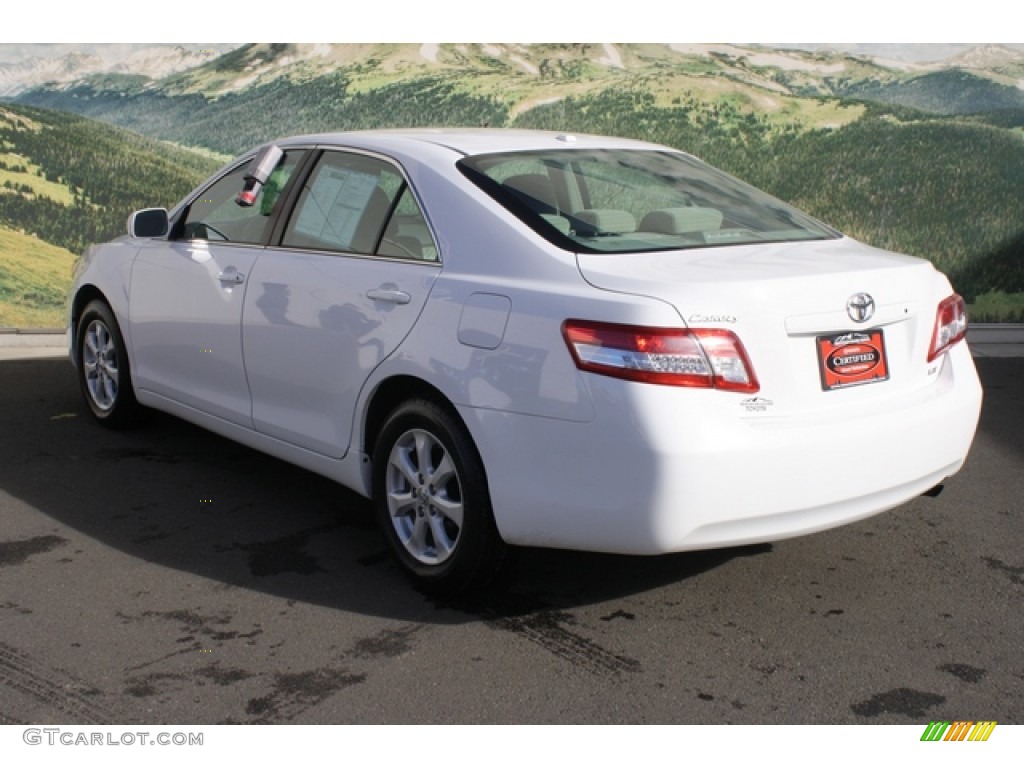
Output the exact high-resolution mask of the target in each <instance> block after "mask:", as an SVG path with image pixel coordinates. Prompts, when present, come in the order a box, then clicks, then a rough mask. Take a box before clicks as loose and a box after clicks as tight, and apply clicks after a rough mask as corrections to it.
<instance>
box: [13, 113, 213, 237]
mask: <svg viewBox="0 0 1024 768" xmlns="http://www.w3.org/2000/svg"><path fill="white" fill-rule="evenodd" d="M4 109H5V110H7V111H9V112H13V113H15V114H19V115H22V116H24V117H27V118H29V119H30V120H32V121H33V123H34V124H35V126H36V127H34V128H29V127H27V126H26V125H24V124H20V123H15V122H6V121H0V146H3V147H7V148H9V151H11V152H13V153H16V154H17V155H19V156H21V157H24V158H28V159H30V160H31V162H32V164H33V165H35V166H38V167H39V169H40V172H41V173H42V178H45V179H46V180H47V181H51V182H57V183H59V184H62V185H64V186H66V187H67V188H68V189H69V190H70V191H71V193H72V196H73V197H72V199H73V203H72V204H71V205H66V204H64V203H62V202H57V201H55V200H53V199H51V198H50V197H47V196H46V195H45V194H37V193H35V191H34V190H35V187H33V184H32V180H33V175H32V174H31V173H29V170H28V167H27V166H26V165H25V164H23V163H22V164H11V163H8V164H7V165H8V166H9V167H8V168H7V169H6V170H11V171H18V170H19V169H20V173H19V174H18V175H16V176H14V179H18V181H14V180H9V185H4V188H3V189H0V224H2V225H3V226H6V227H8V228H10V229H15V230H20V231H23V232H27V233H29V234H34V235H36V236H37V237H39V238H40V239H42V240H45V241H47V242H49V243H53V244H54V245H58V246H60V247H62V248H66V249H68V250H70V251H72V252H74V253H79V252H81V251H82V250H84V248H85V247H86V246H88V245H90V244H92V243H95V242H100V241H102V240H107V239H109V238H111V237H113V236H115V235H118V234H120V233H121V232H123V231H124V223H125V221H126V219H127V218H128V214H129V213H131V212H132V211H133V210H135V209H136V208H143V207H151V206H161V205H162V206H168V207H169V206H171V205H173V204H174V203H176V202H177V201H178V200H179V199H180V198H181V197H183V196H184V195H185V194H186V193H187V192H188V191H189V190H190V189H192V188H193V187H195V185H196V184H198V183H199V182H200V181H202V179H203V178H205V177H206V176H207V175H209V174H210V173H212V172H213V171H214V170H215V169H216V167H217V165H218V163H217V162H216V161H215V160H212V159H210V158H209V157H205V156H203V155H199V154H197V153H195V152H190V151H187V150H182V149H178V148H175V147H172V146H170V145H167V144H163V143H161V142H157V141H154V140H152V139H147V138H144V137H142V136H139V135H137V134H133V133H130V132H129V131H125V130H122V129H119V128H114V127H111V126H108V125H104V124H102V123H97V122H95V121H92V120H87V119H85V118H82V117H78V116H77V115H70V114H67V113H62V112H53V111H50V110H39V109H35V108H30V107H22V106H17V107H13V106H6V107H4ZM22 176H23V177H24V180H23V181H22V180H20V179H21V178H22Z"/></svg>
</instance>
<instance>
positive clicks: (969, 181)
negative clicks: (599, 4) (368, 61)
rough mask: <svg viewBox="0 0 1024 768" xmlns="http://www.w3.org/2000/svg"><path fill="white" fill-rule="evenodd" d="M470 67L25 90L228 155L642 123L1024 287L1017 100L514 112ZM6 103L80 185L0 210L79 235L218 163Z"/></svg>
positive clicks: (996, 282) (1001, 287)
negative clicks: (370, 137) (358, 81)
mask: <svg viewBox="0 0 1024 768" xmlns="http://www.w3.org/2000/svg"><path fill="white" fill-rule="evenodd" d="M350 74H351V73H350ZM471 76H472V73H470V72H467V73H466V75H465V77H466V78H471ZM468 82H471V80H460V79H459V77H457V76H451V77H448V78H446V79H443V78H441V77H439V76H436V75H435V76H427V77H423V76H421V77H418V78H415V79H409V80H404V81H400V82H397V83H392V84H390V85H385V86H382V87H379V88H376V89H373V90H358V91H356V90H350V82H349V80H348V79H347V78H346V74H345V70H339V71H338V72H335V73H333V74H330V75H323V76H319V77H316V78H312V79H310V80H306V81H304V82H302V83H295V82H292V81H289V80H287V79H283V78H282V79H279V80H277V81H274V82H271V83H270V84H267V85H262V86H257V87H254V88H250V89H248V90H246V91H242V92H237V93H228V94H226V95H222V96H220V97H219V98H217V99H207V98H205V97H203V96H200V95H197V94H194V93H193V94H188V95H181V96H171V95H168V94H167V93H166V92H161V91H159V90H145V89H142V88H140V87H138V85H137V84H134V83H133V82H132V81H129V80H123V79H122V80H121V81H119V82H118V84H117V89H114V88H112V89H110V90H106V91H104V90H99V91H98V90H93V89H91V88H89V87H87V86H79V87H77V88H73V89H70V90H68V91H40V92H36V93H35V94H33V95H32V98H33V99H34V100H36V101H37V102H46V103H50V104H52V105H55V106H60V107H62V108H64V109H74V111H76V112H81V113H86V114H93V115H97V116H100V117H102V118H103V119H104V120H107V121H112V122H116V123H121V124H124V125H129V126H131V127H132V128H133V129H135V130H138V131H140V132H142V133H145V134H147V135H149V136H154V137H159V138H164V139H169V140H173V141H175V142H178V143H181V144H185V145H194V146H203V147H207V148H210V149H213V150H217V151H219V152H222V153H228V154H236V153H238V152H241V151H243V150H245V149H247V148H249V147H251V146H253V145H255V144H258V143H261V142H264V141H268V140H270V139H273V138H275V137H277V136H279V135H291V134H297V133H309V132H319V131H326V130H331V131H337V130H348V129H365V128H381V127H408V126H418V125H433V126H443V125H452V126H454V125H490V126H493V127H500V126H511V127H522V128H542V129H551V130H559V131H574V132H588V133H603V134H610V135H618V136H627V137H635V138H641V139H645V140H648V141H654V142H658V143H661V144H666V145H669V146H673V147H677V148H680V149H683V150H685V151H688V152H691V153H693V154H695V155H697V156H698V157H701V158H703V159H704V160H706V161H708V162H710V163H711V164H713V165H716V166H718V167H721V168H723V169H724V170H726V171H728V172H730V173H732V174H734V175H736V176H738V177H740V178H742V179H744V180H745V181H748V182H750V183H752V184H754V185H755V186H758V187H761V188H763V189H766V190H767V191H769V192H771V193H773V194H775V195H777V196H779V197H781V198H783V199H785V200H787V201H790V202H792V203H794V204H796V205H797V206H798V207H801V208H803V209H805V210H807V211H808V212H810V213H811V214H812V215H814V216H816V217H818V218H820V219H822V220H823V221H825V222H827V223H829V224H832V225H833V226H835V227H837V228H839V229H841V230H842V231H844V232H846V233H847V234H849V235H851V236H854V237H857V238H858V239H861V240H863V241H865V242H868V243H870V244H873V245H877V246H880V247H884V248H891V249H894V250H898V251H902V252H905V253H910V254H912V255H916V256H921V257H924V258H927V259H930V260H931V261H932V262H933V263H935V264H936V265H937V266H938V267H939V268H940V269H942V270H943V271H945V272H946V273H947V274H949V275H950V277H951V279H952V280H953V282H954V284H955V285H956V287H957V288H958V290H959V291H960V292H961V293H962V294H963V295H964V296H965V297H966V298H967V299H968V301H971V302H973V301H975V299H977V298H978V297H981V296H988V297H989V298H991V297H992V296H996V297H997V298H998V297H999V296H1009V295H1012V294H1015V293H1020V292H1024V253H1022V238H1024V214H1022V211H1024V132H1022V131H1021V125H1022V116H1024V110H1021V109H1010V110H1003V111H998V112H992V113H979V114H974V115H960V116H948V115H938V114H934V113H928V112H921V111H918V110H915V109H911V108H909V107H906V106H884V105H878V104H875V105H871V106H869V107H868V109H867V110H866V112H865V114H864V116H863V117H862V118H860V119H859V120H857V121H855V122H853V123H851V124H847V125H845V126H842V127H838V128H832V129H829V128H818V129H808V128H807V127H806V126H803V125H800V124H797V123H795V122H793V123H786V122H780V121H778V120H769V119H768V118H767V117H766V116H764V115H761V114H759V113H757V112H754V111H751V110H750V109H749V108H747V107H742V106H739V102H737V101H730V100H718V101H714V102H709V101H706V100H702V99H700V98H698V97H696V96H695V95H694V94H692V93H689V92H682V93H680V94H679V95H678V96H677V97H676V98H674V99H673V100H672V103H671V104H669V105H665V104H664V102H663V101H662V102H658V101H657V100H656V99H655V97H654V96H653V95H652V92H651V86H650V82H649V81H648V80H645V79H644V78H642V77H638V78H635V79H632V80H630V79H629V78H624V79H623V80H622V82H621V83H620V84H618V85H617V86H616V87H614V88H608V89H606V90H604V91H601V92H597V93H591V94H586V95H579V96H572V97H567V98H563V99H561V100H558V101H555V102H552V103H546V104H543V105H540V106H536V107H534V108H532V109H528V110H525V111H523V112H521V113H520V114H518V115H517V116H516V117H515V118H513V117H512V116H511V113H510V111H509V107H508V105H507V104H505V103H502V102H500V101H498V100H496V99H494V98H488V97H485V96H482V95H477V94H474V93H473V92H471V89H470V88H469V87H467V85H466V83H468ZM919 87H923V86H919ZM979 103H980V102H979ZM11 109H16V110H24V111H25V113H26V114H28V115H31V116H32V117H33V119H35V120H37V121H38V122H40V123H41V124H43V125H44V126H46V127H45V128H44V129H43V130H42V131H40V132H38V133H33V132H30V131H25V130H21V131H17V132H15V130H14V128H13V127H11V126H4V125H3V124H2V123H0V141H2V142H4V145H5V146H6V145H11V146H15V147H17V152H18V153H20V154H21V155H23V156H25V157H28V158H30V159H31V161H32V163H34V164H36V165H38V166H40V167H42V168H43V169H45V173H46V177H47V178H50V179H59V180H60V181H61V183H64V184H66V185H68V187H69V188H71V189H72V190H76V192H75V198H74V200H75V202H74V205H72V206H66V205H62V204H59V203H56V202H54V201H51V200H47V199H45V198H43V197H39V196H35V197H31V196H28V195H24V194H12V192H17V190H11V189H10V188H8V189H7V190H4V189H0V223H3V222H7V223H8V226H16V227H18V228H21V229H23V230H25V231H30V232H34V233H36V234H38V235H39V236H40V237H42V238H43V239H44V240H47V241H49V242H52V243H56V244H59V245H62V246H64V247H67V248H69V249H71V250H72V251H76V252H77V251H80V250H81V249H82V248H83V247H84V246H85V245H86V244H88V243H90V242H94V241H96V240H101V239H105V238H106V237H108V236H110V234H112V233H117V232H119V231H120V230H121V228H122V227H123V222H124V218H125V216H126V215H127V214H128V212H129V211H130V210H131V209H132V208H134V207H140V206H150V205H170V204H171V203H173V202H174V201H176V200H177V199H178V198H179V197H180V196H181V195H182V194H183V193H184V192H185V191H187V190H188V189H189V188H191V187H192V186H193V185H194V184H195V183H196V182H197V181H198V180H199V179H201V178H202V177H203V176H204V175H205V174H207V173H209V172H210V171H211V170H212V168H213V167H214V166H215V165H216V164H217V163H216V162H215V161H213V160H210V159H208V158H206V157H203V156H200V155H195V154H192V153H188V152H186V151H183V150H175V149H174V148H172V147H170V146H167V145H166V144H159V143H155V142H153V141H151V140H149V139H142V138H141V137H139V136H137V135H135V134H133V133H129V132H127V131H117V130H114V129H111V128H109V127H108V126H106V125H100V124H98V123H93V122H90V121H87V120H83V119H82V118H80V117H73V116H71V115H68V114H65V113H56V112H42V111H39V112H32V111H31V110H30V108H27V107H23V106H17V107H11ZM15 134H16V135H15ZM15 178H17V177H15ZM29 183H30V182H29ZM993 302H994V303H993ZM997 305H999V301H996V300H992V301H988V304H986V306H987V307H989V309H988V310H986V311H987V312H989V313H990V314H989V316H986V317H984V318H983V319H1006V318H1007V317H1009V315H1008V314H1006V313H1004V314H1003V315H1000V312H999V311H998V310H997V309H993V307H997ZM1018 311H1019V307H1017V308H1015V309H1012V310H1010V309H1008V310H1007V312H1010V313H1011V314H1012V312H1018Z"/></svg>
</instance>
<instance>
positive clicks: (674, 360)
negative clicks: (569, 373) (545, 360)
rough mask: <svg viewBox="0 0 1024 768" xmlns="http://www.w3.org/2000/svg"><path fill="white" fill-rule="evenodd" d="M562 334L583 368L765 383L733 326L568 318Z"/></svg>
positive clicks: (749, 386) (631, 375)
mask: <svg viewBox="0 0 1024 768" xmlns="http://www.w3.org/2000/svg"><path fill="white" fill-rule="evenodd" d="M562 334H563V335H564V336H565V341H566V344H568V345H569V351H570V352H572V356H573V359H574V360H575V361H576V366H577V367H578V368H579V369H580V370H583V371H591V372H592V373H600V374H603V375H605V376H614V377H616V378H619V379H629V380H630V381H643V382H647V383H648V384H668V385H671V386H676V387H705V388H709V389H710V388H714V389H725V390H730V391H733V392H757V391H758V389H760V386H759V385H758V382H757V377H756V376H755V375H754V369H753V367H752V366H751V364H750V359H749V358H748V357H747V352H746V350H745V349H744V348H743V344H742V343H741V342H740V340H739V338H738V337H737V336H736V334H735V333H733V332H732V331H726V330H721V329H718V328H691V329H688V330H687V329H682V328H647V327H642V326H635V325H613V324H611V323H595V322H590V321H587V320H566V321H565V323H563V325H562Z"/></svg>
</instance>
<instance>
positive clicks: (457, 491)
mask: <svg viewBox="0 0 1024 768" xmlns="http://www.w3.org/2000/svg"><path fill="white" fill-rule="evenodd" d="M373 496H374V506H375V509H376V512H377V517H378V522H379V524H380V526H381V529H382V531H383V533H384V537H385V539H387V542H388V545H389V546H390V548H391V550H392V552H393V553H394V554H395V556H396V557H397V559H398V561H399V563H401V565H402V566H403V568H404V569H405V571H406V572H407V573H408V574H409V575H410V576H411V577H412V578H413V580H414V581H415V582H416V583H417V584H418V585H419V586H420V587H422V588H424V589H426V590H428V591H431V592H442V593H447V594H453V593H459V592H466V591H468V590H470V589H475V588H478V587H481V586H484V585H485V584H488V583H489V582H491V581H492V580H493V579H494V577H495V576H496V575H497V574H498V573H499V571H500V570H501V569H502V566H503V565H504V563H505V560H506V556H507V553H508V547H507V546H506V545H505V543H504V542H503V541H502V540H501V536H500V535H499V533H498V529H497V526H496V525H495V523H494V515H493V512H492V510H491V502H490V495H489V493H488V490H487V479H486V476H485V473H484V468H483V462H482V461H481V459H480V455H479V453H478V452H477V450H476V447H475V446H474V445H473V441H472V439H471V438H470V437H469V434H468V433H467V432H466V429H465V427H464V426H463V425H462V423H461V422H460V421H459V420H458V419H457V418H456V417H455V416H453V415H452V414H451V413H449V412H448V411H447V410H445V409H444V408H441V407H440V406H438V405H437V404H436V403H433V402H431V401H428V400H414V401H410V402H408V403H405V404H403V405H402V406H400V407H399V408H397V409H396V410H395V411H394V412H392V414H391V415H390V416H389V417H388V419H387V421H386V422H385V424H384V428H383V429H382V430H381V432H380V435H379V437H378V439H377V443H376V448H375V450H374V454H373Z"/></svg>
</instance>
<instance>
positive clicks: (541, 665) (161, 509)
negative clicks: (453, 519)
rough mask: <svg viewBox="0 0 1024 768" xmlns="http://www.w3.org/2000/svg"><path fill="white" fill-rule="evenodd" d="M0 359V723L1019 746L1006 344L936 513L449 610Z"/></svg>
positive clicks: (48, 371)
mask: <svg viewBox="0 0 1024 768" xmlns="http://www.w3.org/2000/svg"><path fill="white" fill-rule="evenodd" d="M10 336H15V337H17V336H26V337H28V336H31V337H32V338H31V339H29V338H25V339H15V341H18V345H15V344H8V345H6V346H5V349H6V350H7V352H8V353H10V354H15V355H18V356H19V357H21V358H22V359H14V360H7V361H4V362H0V392H2V395H0V435H2V436H3V437H4V439H3V440H0V725H3V724H8V725H27V724H33V723H67V724H83V725H89V724H102V723H126V724H135V723H146V724H152V723H200V724H217V723H224V724H229V723H249V724H262V723H275V724H276V723H285V724H319V723H334V724H375V723H408V724H412V723H434V724H444V723H537V724H542V723H595V724H598V723H665V724H701V723H708V724H716V723H745V724H762V723H764V724H774V723H831V724H898V725H913V726H915V727H916V728H919V729H921V730H923V729H924V728H925V726H926V725H927V724H928V723H929V722H930V721H933V720H950V721H952V720H993V721H997V722H999V723H1000V724H1006V723H1021V722H1024V685H1022V681H1024V653H1022V650H1021V641H1020V638H1021V637H1022V636H1024V614H1022V612H1021V610H1020V607H1021V604H1022V603H1021V598H1022V597H1024V591H1022V590H1024V559H1022V555H1021V553H1022V552H1024V526H1022V525H1021V518H1022V516H1024V512H1022V510H1024V504H1022V502H1021V499H1022V498H1024V391H1022V389H1021V387H1020V381H1021V379H1022V378H1024V355H1016V356H1015V357H997V356H996V353H999V354H1000V355H1004V354H1006V353H1007V352H1015V350H1018V349H1021V345H1020V344H1018V343H1014V342H1010V343H1007V342H1006V340H1005V338H1003V339H1002V340H998V341H988V340H984V339H982V340H980V341H978V343H977V344H975V354H977V355H979V357H978V359H977V364H978V369H979V372H980V374H981V377H982V382H983V384H984V386H985V404H984V407H983V411H982V419H981V425H980V427H979V431H978V435H977V439H976V441H975V444H974V447H973V449H972V453H971V456H970V458H969V459H968V462H967V464H966V466H965V468H964V469H963V471H962V472H961V473H960V474H958V475H957V476H956V477H954V478H952V479H951V480H950V481H949V482H948V483H947V484H946V489H945V490H944V491H943V493H942V494H941V495H939V496H938V497H937V498H923V497H922V498H918V499H915V500H913V501H911V502H909V503H908V504H905V505H903V506H901V507H899V508H898V509H895V510H891V511H890V512H886V513H883V514H881V515H878V516H876V517H873V518H870V519H868V520H864V521H861V522H859V523H856V524H852V525H848V526H844V527H842V528H839V529H836V530H833V531H827V532H824V533H820V534H815V535H813V536H806V537H802V538H798V539H792V540H789V541H782V542H777V543H774V544H770V545H763V546H756V547H742V548H733V549H725V550H717V551H712V552H696V553H684V554H681V555H671V556H665V557H659V558H634V557H615V556H609V555H597V554H588V553H573V552H560V551H553V550H523V551H521V552H520V553H519V558H518V564H517V567H516V569H515V571H514V572H513V574H512V577H511V578H510V581H509V583H508V584H507V585H506V587H505V589H504V590H499V591H496V592H495V593H494V594H491V595H487V596H484V597H481V598H479V599H474V600H470V601H455V602H451V601H439V600H435V599H430V598H428V597H425V596H423V595H421V594H419V593H418V592H416V591H415V590H414V589H412V588H411V587H410V585H409V584H408V583H407V582H406V580H405V579H404V578H403V577H402V575H401V573H400V572H399V571H398V569H397V568H396V567H395V565H394V564H393V562H392V561H391V559H390V557H389V556H388V555H387V552H386V549H385V546H384V542H383V540H382V539H381V537H380V535H379V533H378V532H377V530H376V528H375V527H374V525H373V522H372V516H371V515H370V514H369V510H368V506H367V503H366V501H365V500H363V499H361V498H358V497H356V496H354V495H353V494H351V493H348V492H346V491H345V490H344V489H341V488H340V487H338V486H337V485H336V484H334V483H331V482H330V481H328V480H326V479H324V478H321V477H318V476H315V475H312V474H310V473H308V472H304V471H302V470H300V469H297V468H295V467H292V466H289V465H287V464H284V463H282V462H279V461H276V460H274V459H271V458H269V457H267V456H264V455H261V454H259V453H256V452H254V451H251V450H249V449H246V448H244V447H241V446H239V445H237V444H234V443H231V442H229V441H226V440H223V439H221V438H219V437H217V436H215V435H212V434H210V433H208V432H205V431H203V430H201V429H198V428H195V427H193V426H191V425H189V424H187V423H185V422H182V421H180V420H177V419H174V418H171V417H167V416H161V415H159V414H158V415H155V416H154V418H153V419H152V421H151V422H150V423H149V424H148V425H146V426H144V427H142V428H141V429H138V430H134V431H130V432H111V431H109V430H105V429H102V428H100V427H99V426H98V425H96V424H95V423H94V422H93V420H92V419H91V418H89V414H88V411H87V409H85V408H84V406H83V404H82V401H81V396H80V393H79V392H78V388H77V386H76V383H75V377H74V374H73V372H72V371H71V369H70V367H69V366H68V363H67V361H66V360H61V359H60V357H61V356H63V355H64V354H65V353H64V349H63V346H62V343H61V344H58V343H56V341H57V340H53V339H49V338H42V337H41V336H40V335H38V334H10ZM58 339H59V335H58ZM8 341H10V339H8ZM50 342H53V343H52V344H51V343H50ZM35 355H41V356H42V357H37V358H36V359H26V357H28V358H31V357H32V356H35ZM740 480H741V479H740ZM793 481H796V482H798V481H799V468H798V467H795V468H794V472H793ZM1000 733H1001V731H1000V730H999V729H997V731H996V734H995V735H996V736H999V734H1000ZM918 736H919V734H911V736H910V738H912V739H913V740H914V741H915V742H916V740H917V739H918ZM994 738H995V737H994ZM957 746H960V747H963V748H966V749H970V748H971V747H972V745H966V746H965V745H957ZM982 746H984V745H982ZM425 748H427V750H428V751H430V749H429V747H425Z"/></svg>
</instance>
